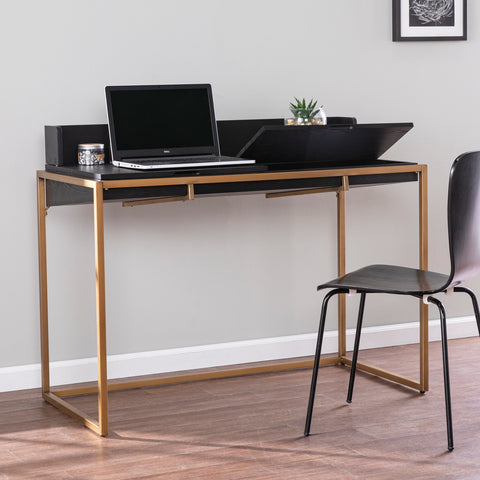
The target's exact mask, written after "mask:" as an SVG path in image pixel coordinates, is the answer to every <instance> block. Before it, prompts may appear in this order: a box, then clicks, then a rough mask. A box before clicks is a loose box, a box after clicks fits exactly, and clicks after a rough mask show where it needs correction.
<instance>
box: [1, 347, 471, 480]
mask: <svg viewBox="0 0 480 480" xmlns="http://www.w3.org/2000/svg"><path fill="white" fill-rule="evenodd" d="M360 355H361V358H362V360H363V361H369V362H371V363H374V364H376V365H379V366H383V367H384V368H389V369H391V370H394V371H395V372H398V373H402V374H405V375H411V376H414V377H416V375H417V369H418V351H417V347H416V346H404V347H394V348H387V349H378V350H368V351H363V352H361V354H360ZM450 357H451V358H450V360H451V377H452V400H453V422H454V435H455V450H454V451H453V452H451V453H448V451H447V448H446V445H447V443H446V442H447V440H446V431H445V412H444V403H443V384H442V371H441V352H440V346H439V345H438V344H437V343H433V344H431V350H430V358H431V361H430V365H431V368H430V376H431V389H430V391H429V392H428V393H427V394H426V395H421V394H419V393H418V392H415V391H412V390H409V389H407V388H404V387H400V386H397V385H394V384H391V383H389V382H387V381H384V380H381V379H379V378H376V377H372V376H369V375H365V374H359V375H358V376H357V382H356V386H355V387H356V388H355V392H354V397H353V403H352V404H351V405H348V404H346V403H345V396H346V390H347V383H348V373H349V370H348V369H347V368H345V367H325V368H322V369H321V371H320V375H319V388H318V394H317V400H316V405H315V411H314V418H313V423H312V436H310V437H308V438H306V437H304V436H303V434H302V433H303V427H304V419H305V410H306V404H307V396H308V390H309V381H310V371H308V370H299V371H291V372H281V373H270V374H262V375H255V376H249V377H239V378H230V379H223V380H210V381H204V382H197V383H189V384H181V385H172V386H163V387H156V388H145V389H137V390H130V391H123V392H114V393H111V394H110V396H109V399H110V430H111V433H110V435H109V437H107V438H100V437H97V436H96V435H95V434H94V433H92V432H90V431H89V430H87V429H86V428H84V427H82V426H80V425H79V424H77V423H76V422H75V421H74V420H72V419H70V418H69V417H68V416H66V415H65V414H63V413H61V412H60V411H58V410H56V409H55V408H53V407H51V406H50V405H47V404H46V403H44V402H43V401H42V400H41V398H40V392H39V391H38V390H30V391H23V392H10V393H3V394H0V479H2V480H3V479H49V480H55V479H62V480H63V479H77V480H92V479H115V480H122V479H128V480H132V479H168V480H177V479H215V480H227V479H228V480H239V479H259V480H260V479H261V480H270V479H271V480H273V479H275V480H278V479H288V480H295V479H302V480H304V479H322V480H329V479H335V480H342V479H345V480H347V479H348V480H349V479H372V480H377V479H388V480H394V479H402V480H403V479H406V478H415V479H416V480H419V479H435V480H437V479H462V480H467V479H479V478H480V368H479V367H478V365H480V339H478V338H471V339H462V340H453V341H451V342H450ZM73 401H74V402H75V404H76V405H78V406H81V407H82V408H84V409H85V410H88V411H89V412H91V413H93V412H94V411H95V401H96V398H95V397H94V396H84V397H77V398H75V399H74V400H73Z"/></svg>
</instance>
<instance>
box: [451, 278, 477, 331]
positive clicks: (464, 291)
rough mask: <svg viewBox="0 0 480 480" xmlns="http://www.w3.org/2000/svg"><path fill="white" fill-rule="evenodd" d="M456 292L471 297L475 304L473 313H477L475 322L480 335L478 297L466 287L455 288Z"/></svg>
mask: <svg viewBox="0 0 480 480" xmlns="http://www.w3.org/2000/svg"><path fill="white" fill-rule="evenodd" d="M453 291H454V292H463V293H466V294H467V295H470V298H471V299H472V304H473V311H474V312H475V320H476V321H477V328H478V334H479V335H480V309H479V308H478V301H477V297H476V295H475V294H474V293H473V292H472V291H471V290H470V289H469V288H466V287H455V288H454V289H453Z"/></svg>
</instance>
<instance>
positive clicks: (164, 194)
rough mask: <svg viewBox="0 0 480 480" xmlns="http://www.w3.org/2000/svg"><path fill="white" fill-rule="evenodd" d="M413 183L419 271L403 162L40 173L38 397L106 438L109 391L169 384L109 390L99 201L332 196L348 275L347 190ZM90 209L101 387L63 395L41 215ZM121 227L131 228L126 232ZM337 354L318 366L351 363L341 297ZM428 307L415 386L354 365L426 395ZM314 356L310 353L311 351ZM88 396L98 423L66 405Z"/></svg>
mask: <svg viewBox="0 0 480 480" xmlns="http://www.w3.org/2000/svg"><path fill="white" fill-rule="evenodd" d="M400 182H417V184H418V185H419V209H418V218H419V268H421V269H427V267H428V265H427V241H428V240H427V167H426V165H417V164H407V163H402V162H388V161H381V160H379V161H376V162H374V164H372V165H362V166H358V165H357V166H355V165H346V166H338V167H335V168H319V169H307V170H305V169H299V170H288V171H282V170H275V171H271V170H265V171H255V170H252V169H248V168H246V169H243V170H242V168H239V170H238V172H236V173H235V172H234V173H231V172H230V173H228V174H222V171H221V170H218V171H217V172H216V173H215V174H212V172H207V174H195V172H194V173H193V174H192V173H191V172H190V173H188V172H184V173H183V174H181V175H178V174H177V175H171V176H164V174H163V173H159V172H158V171H153V172H152V171H150V172H148V173H144V172H138V171H131V170H127V169H119V168H116V167H114V166H112V165H111V164H108V165H104V166H98V167H79V166H50V165H47V167H46V170H42V171H38V172H37V185H38V246H39V270H40V317H41V348H42V350H41V365H42V391H43V398H44V399H45V400H46V401H47V402H49V403H50V404H52V405H54V406H55V407H57V408H59V409H61V410H63V411H64V412H66V413H67V414H69V415H71V416H72V417H74V418H76V419H77V420H79V421H80V422H82V423H83V424H84V425H85V426H87V427H89V428H90V429H92V430H93V431H95V432H96V433H98V434H100V435H103V436H104V435H107V434H108V391H110V390H120V389H127V388H138V387H142V386H152V385H159V384H161V383H166V380H165V378H158V379H151V380H142V381H140V380H138V381H135V380H132V379H129V381H128V382H123V383H122V382H121V383H115V384H111V385H109V384H108V379H107V351H106V338H107V332H106V327H105V323H106V322H105V320H106V318H105V317H106V314H105V282H106V278H105V266H104V263H105V259H104V251H105V245H104V202H108V201H121V202H123V205H124V206H134V205H142V204H150V203H159V204H160V203H162V202H170V201H176V200H184V201H193V200H194V199H195V198H197V197H201V196H202V195H212V194H216V195H227V194H236V193H237V194H239V193H245V192H249V193H251V194H254V193H256V194H259V195H260V194H261V195H264V196H266V197H267V198H274V197H277V196H289V195H306V194H320V193H329V192H333V193H335V194H336V196H337V257H338V274H339V275H342V274H344V273H345V209H346V206H345V199H346V195H348V191H349V189H350V188H353V187H356V186H369V185H375V184H389V183H390V184H394V183H400ZM80 203H90V204H93V216H94V237H95V238H94V241H95V271H96V322H97V323H96V324H97V360H98V385H96V386H94V387H74V388H70V389H66V388H63V389H62V387H56V388H51V386H50V360H49V338H48V304H47V256H46V250H47V245H46V215H47V210H48V209H49V208H52V207H54V206H57V205H74V204H80ZM125 228H128V227H127V226H125ZM338 308H339V312H338V332H339V336H338V355H336V356H334V357H333V358H328V359H325V360H323V361H322V364H324V365H325V364H332V365H333V364H343V365H349V364H351V360H350V358H349V357H348V356H347V353H346V334H345V332H346V326H345V298H342V299H341V300H340V301H339V307H338ZM427 313H428V312H427V306H426V305H424V304H423V303H421V302H420V372H419V380H412V379H409V378H405V377H403V376H400V375H397V374H395V373H392V372H388V371H385V370H382V369H380V368H376V367H374V366H372V365H367V364H360V363H359V364H358V368H359V369H362V370H364V371H366V372H370V373H372V374H375V375H378V376H381V377H384V378H387V379H389V380H392V381H395V382H398V383H401V384H403V385H406V386H408V387H411V388H413V389H417V390H419V391H426V390H428V318H427ZM312 354H313V352H312ZM311 365H312V362H311V360H310V359H307V360H306V361H301V362H298V361H295V362H294V361H286V362H285V363H283V364H280V365H273V366H271V367H258V368H255V367H248V368H244V369H236V370H235V369H232V370H229V371H225V370H222V371H221V372H220V371H219V372H218V375H216V377H220V376H234V375H240V374H247V373H254V372H259V371H272V370H275V369H276V370H280V369H286V368H300V367H308V366H311ZM212 377H215V372H213V373H209V374H208V375H203V376H202V375H201V374H198V375H186V374H185V376H182V375H180V376H177V377H175V378H173V379H172V378H170V379H167V380H169V381H171V382H179V381H188V380H194V379H202V378H212ZM86 393H97V395H98V419H95V418H92V417H90V416H88V415H86V414H85V413H83V412H82V411H80V410H79V409H77V408H75V407H74V406H73V405H71V403H69V402H68V401H67V397H69V396H73V395H79V394H86Z"/></svg>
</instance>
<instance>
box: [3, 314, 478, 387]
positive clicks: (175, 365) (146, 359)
mask: <svg viewBox="0 0 480 480" xmlns="http://www.w3.org/2000/svg"><path fill="white" fill-rule="evenodd" d="M354 335H355V331H354V330H353V329H349V330H347V349H348V350H351V349H352V347H353V339H354ZM476 335H478V330H477V326H476V322H475V317H473V316H472V317H459V318H453V319H450V320H448V338H449V339H453V338H465V337H472V336H476ZM337 337H338V335H337V332H336V331H329V332H325V337H324V343H323V348H322V353H334V352H335V351H336V350H337ZM429 338H430V341H436V340H439V339H440V322H439V320H431V321H430V322H429ZM315 339H316V334H315V333H311V334H304V335H292V336H285V337H275V338H261V339H257V340H246V341H239V342H229V343H220V344H213V345H201V346H195V347H185V348H173V349H168V350H158V351H152V352H139V353H131V354H124V355H109V356H108V378H110V379H113V378H126V377H133V376H137V375H150V374H155V373H167V372H176V371H181V370H194V369H199V368H210V367H219V366H227V365H236V364H242V363H251V362H262V361H268V360H279V359H288V358H295V357H306V356H310V355H313V352H314V350H315ZM418 339H419V327H418V322H413V323H402V324H395V325H385V326H380V327H366V328H364V329H363V330H362V341H361V348H362V349H368V348H379V347H390V346H395V345H407V344H412V343H418ZM50 372H51V383H52V385H64V384H69V383H79V382H90V381H95V380H96V379H97V361H96V358H85V359H80V360H66V361H58V362H52V363H51V365H50ZM40 382H41V380H40V364H33V365H22V366H15V367H5V368H0V391H1V392H7V391H12V390H24V389H30V388H38V387H40Z"/></svg>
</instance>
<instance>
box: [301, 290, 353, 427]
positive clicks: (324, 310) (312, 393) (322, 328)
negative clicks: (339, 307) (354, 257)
mask: <svg viewBox="0 0 480 480" xmlns="http://www.w3.org/2000/svg"><path fill="white" fill-rule="evenodd" d="M339 293H345V290H344V289H339V288H337V289H335V290H331V291H330V292H328V293H327V294H326V295H325V297H324V299H323V303H322V310H321V313H320V324H319V326H318V336H317V347H316V350H315V360H314V362H313V372H312V383H311V386H310V397H309V400H308V408H307V419H306V421H305V432H304V435H305V436H308V435H310V425H311V423H312V412H313V402H314V400H315V390H316V387H317V377H318V367H319V365H320V354H321V351H322V341H323V332H324V331H325V318H326V316H327V306H328V301H329V300H330V298H331V297H332V296H333V295H336V294H339Z"/></svg>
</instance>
